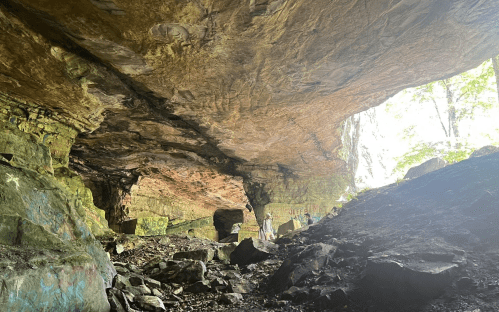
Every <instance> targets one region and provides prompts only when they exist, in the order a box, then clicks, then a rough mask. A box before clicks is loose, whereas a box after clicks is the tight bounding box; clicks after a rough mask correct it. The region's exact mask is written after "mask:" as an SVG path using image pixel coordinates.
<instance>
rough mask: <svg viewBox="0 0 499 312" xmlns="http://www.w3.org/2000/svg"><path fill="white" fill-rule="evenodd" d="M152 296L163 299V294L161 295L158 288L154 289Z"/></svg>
mask: <svg viewBox="0 0 499 312" xmlns="http://www.w3.org/2000/svg"><path fill="white" fill-rule="evenodd" d="M152 294H153V296H156V297H163V293H161V291H159V290H157V289H156V288H153V289H152Z"/></svg>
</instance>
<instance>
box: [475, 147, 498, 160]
mask: <svg viewBox="0 0 499 312" xmlns="http://www.w3.org/2000/svg"><path fill="white" fill-rule="evenodd" d="M497 152H499V147H497V146H493V145H487V146H484V147H481V148H479V149H477V150H476V151H474V152H473V153H471V155H470V157H469V158H474V157H482V156H485V155H489V154H492V153H497Z"/></svg>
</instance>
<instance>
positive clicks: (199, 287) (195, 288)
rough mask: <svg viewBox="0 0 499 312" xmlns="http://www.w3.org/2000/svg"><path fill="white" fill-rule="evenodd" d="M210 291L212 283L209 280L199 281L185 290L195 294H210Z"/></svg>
mask: <svg viewBox="0 0 499 312" xmlns="http://www.w3.org/2000/svg"><path fill="white" fill-rule="evenodd" d="M210 290H211V285H210V281H208V280H203V281H197V282H195V283H194V284H192V285H190V286H189V287H187V288H186V289H185V291H187V292H191V293H195V294H198V293H204V292H208V291H210Z"/></svg>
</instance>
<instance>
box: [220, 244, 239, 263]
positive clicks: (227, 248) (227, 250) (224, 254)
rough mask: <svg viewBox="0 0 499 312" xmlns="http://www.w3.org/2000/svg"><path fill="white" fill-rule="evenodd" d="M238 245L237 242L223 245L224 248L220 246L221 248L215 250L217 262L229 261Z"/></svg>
mask: <svg viewBox="0 0 499 312" xmlns="http://www.w3.org/2000/svg"><path fill="white" fill-rule="evenodd" d="M238 245H239V243H238V242H232V243H228V244H224V246H222V247H219V248H218V249H217V253H216V256H217V258H218V260H220V261H225V260H228V261H230V254H231V253H232V252H233V251H234V250H235V249H236V247H237V246H238Z"/></svg>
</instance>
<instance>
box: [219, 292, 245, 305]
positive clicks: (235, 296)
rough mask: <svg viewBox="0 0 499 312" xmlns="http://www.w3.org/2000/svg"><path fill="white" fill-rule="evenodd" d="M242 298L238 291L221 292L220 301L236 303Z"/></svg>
mask: <svg viewBox="0 0 499 312" xmlns="http://www.w3.org/2000/svg"><path fill="white" fill-rule="evenodd" d="M242 300H243V296H242V295H241V294H239V293H227V294H222V296H221V297H220V301H221V302H223V303H225V304H236V303H239V302H241V301H242Z"/></svg>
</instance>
